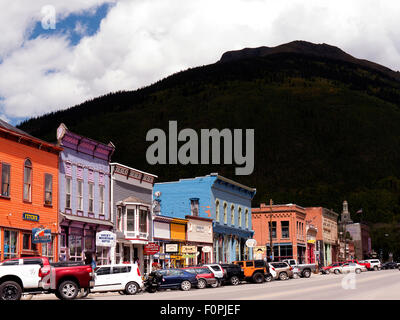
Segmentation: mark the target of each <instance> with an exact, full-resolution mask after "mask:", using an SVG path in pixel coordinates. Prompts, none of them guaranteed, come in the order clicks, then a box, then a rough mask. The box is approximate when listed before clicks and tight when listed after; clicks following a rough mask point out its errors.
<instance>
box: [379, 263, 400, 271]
mask: <svg viewBox="0 0 400 320" xmlns="http://www.w3.org/2000/svg"><path fill="white" fill-rule="evenodd" d="M381 268H382V269H396V268H398V265H397V262H385V263H382V267H381Z"/></svg>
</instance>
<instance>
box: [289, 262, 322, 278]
mask: <svg viewBox="0 0 400 320" xmlns="http://www.w3.org/2000/svg"><path fill="white" fill-rule="evenodd" d="M283 262H286V263H287V264H288V265H289V266H291V267H292V268H294V269H296V268H297V269H298V271H297V273H298V274H299V275H300V277H303V278H309V277H310V276H311V272H313V271H315V270H316V268H317V266H316V264H312V263H310V264H297V261H296V260H295V259H286V260H283Z"/></svg>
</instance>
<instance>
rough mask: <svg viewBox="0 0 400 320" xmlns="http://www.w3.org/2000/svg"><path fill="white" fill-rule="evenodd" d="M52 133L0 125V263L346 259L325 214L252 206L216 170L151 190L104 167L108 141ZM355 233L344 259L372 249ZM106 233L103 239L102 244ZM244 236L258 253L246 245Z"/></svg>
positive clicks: (123, 171)
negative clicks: (32, 259) (49, 137)
mask: <svg viewBox="0 0 400 320" xmlns="http://www.w3.org/2000/svg"><path fill="white" fill-rule="evenodd" d="M56 136H57V143H56V144H52V143H48V142H46V141H43V140H40V139H37V138H35V137H32V136H31V135H29V134H27V133H25V132H23V131H21V130H19V129H17V128H15V127H13V126H11V125H9V124H7V123H6V122H4V121H2V120H0V260H3V259H8V258H14V257H22V256H35V255H43V256H47V257H48V258H49V259H50V260H52V261H59V260H64V261H80V260H90V259H92V258H94V259H96V262H97V264H109V263H124V262H133V261H138V262H139V265H140V268H141V271H142V272H147V271H148V270H149V269H150V268H151V265H152V264H153V263H159V264H160V265H162V266H163V267H179V266H185V265H196V264H199V263H211V262H232V261H234V260H245V259H252V258H253V257H257V258H265V259H266V258H271V256H272V258H273V259H274V260H282V259H284V258H295V259H298V260H299V262H311V263H314V262H321V263H322V264H327V263H330V262H331V261H333V260H339V259H340V254H341V250H342V251H343V252H342V253H343V257H342V258H343V259H344V258H345V254H346V250H345V249H344V247H343V248H341V247H340V243H341V242H340V238H338V221H337V220H338V219H337V218H338V215H337V214H336V213H335V212H333V211H332V210H327V209H324V208H302V207H300V206H297V205H268V206H267V205H265V204H261V205H260V207H259V208H253V209H252V206H251V201H252V199H253V197H254V195H255V193H256V189H255V188H251V187H248V186H245V185H242V184H240V183H238V182H235V181H233V180H230V179H228V178H226V177H223V176H221V175H219V174H217V173H211V174H209V175H206V176H202V177H196V178H190V179H180V180H179V181H174V182H165V183H157V182H156V180H157V179H158V177H157V176H156V175H154V174H151V173H147V172H143V171H141V170H138V169H134V168H132V167H129V166H127V165H123V164H120V163H115V162H112V155H113V153H114V151H115V146H114V145H113V143H112V142H109V143H108V144H105V143H101V142H98V141H95V140H92V139H90V138H87V137H84V136H81V135H79V134H76V133H73V132H71V131H70V130H68V128H67V127H66V126H65V125H64V124H60V126H59V127H58V129H57V132H56ZM346 206H347V204H346ZM345 211H346V210H344V214H342V218H343V217H345V218H346V217H347V218H346V219H347V220H346V222H345V225H348V228H347V229H348V231H351V230H353V231H352V232H353V234H354V235H355V234H356V233H357V230H358V229H357V227H354V226H353V225H355V224H352V222H351V220H350V216H349V214H348V212H347V213H346V212H345ZM347 214H348V215H347ZM350 222H351V223H350ZM361 229H362V230H364V231H363V233H362V235H361V233H360V239H361V238H362V239H361V241H359V242H357V241H356V240H352V239H348V240H346V243H345V244H344V245H345V246H346V248H347V254H348V255H350V256H351V253H354V254H355V255H356V252H351V244H356V243H357V246H361V245H362V246H364V242H365V241H367V242H368V241H369V248H367V249H365V248H364V247H362V250H361V253H359V254H361V255H363V254H366V253H367V252H368V250H370V240H368V239H369V238H368V237H369V236H368V235H367V238H366V237H365V232H368V230H367V229H366V228H364V227H363V228H361ZM361 229H360V230H361ZM354 230H355V231H354ZM346 232H347V231H346ZM99 235H101V237H100V236H99ZM105 235H107V237H111V238H107V240H110V239H111V240H110V241H109V242H107V241H105V242H102V241H101V239H104V237H103V236H105ZM102 237H103V238H102ZM252 238H253V239H256V241H257V247H251V246H249V245H248V242H247V240H248V239H252ZM365 239H367V240H365ZM360 243H361V244H360ZM271 248H272V250H271ZM353 251H354V249H353ZM260 252H261V253H260ZM260 254H261V256H260Z"/></svg>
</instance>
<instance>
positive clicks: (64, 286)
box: [57, 280, 79, 300]
mask: <svg viewBox="0 0 400 320" xmlns="http://www.w3.org/2000/svg"><path fill="white" fill-rule="evenodd" d="M58 293H59V294H60V298H61V300H72V299H75V298H76V296H77V295H78V293H79V288H78V285H77V284H76V282H75V281H72V280H66V281H63V282H62V283H61V284H60V285H59V287H58ZM57 298H58V297H57Z"/></svg>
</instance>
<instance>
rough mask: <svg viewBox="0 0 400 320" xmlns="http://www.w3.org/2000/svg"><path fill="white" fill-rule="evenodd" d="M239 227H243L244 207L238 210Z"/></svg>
mask: <svg viewBox="0 0 400 320" xmlns="http://www.w3.org/2000/svg"><path fill="white" fill-rule="evenodd" d="M238 225H239V227H241V226H242V207H239V208H238Z"/></svg>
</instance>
